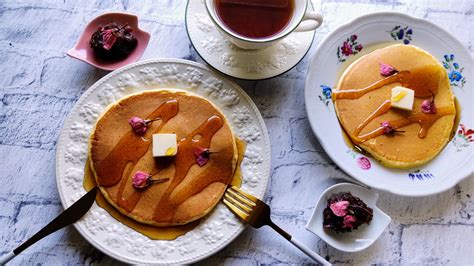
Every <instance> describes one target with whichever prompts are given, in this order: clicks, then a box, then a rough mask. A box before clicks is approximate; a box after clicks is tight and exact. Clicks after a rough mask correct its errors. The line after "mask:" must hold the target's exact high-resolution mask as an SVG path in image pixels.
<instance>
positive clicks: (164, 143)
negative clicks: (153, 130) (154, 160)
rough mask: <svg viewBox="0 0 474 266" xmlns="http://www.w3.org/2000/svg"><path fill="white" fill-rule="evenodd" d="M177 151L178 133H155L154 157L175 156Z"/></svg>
mask: <svg viewBox="0 0 474 266" xmlns="http://www.w3.org/2000/svg"><path fill="white" fill-rule="evenodd" d="M177 152H178V144H177V141H176V134H161V133H160V134H153V157H164V156H175V155H176V153H177Z"/></svg>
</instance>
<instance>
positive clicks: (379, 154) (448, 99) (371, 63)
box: [334, 44, 455, 168]
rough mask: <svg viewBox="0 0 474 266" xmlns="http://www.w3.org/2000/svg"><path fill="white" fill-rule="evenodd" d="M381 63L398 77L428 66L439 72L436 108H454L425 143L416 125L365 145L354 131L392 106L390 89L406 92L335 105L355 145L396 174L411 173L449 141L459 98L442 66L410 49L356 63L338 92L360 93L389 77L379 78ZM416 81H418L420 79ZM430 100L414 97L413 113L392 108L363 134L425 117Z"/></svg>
mask: <svg viewBox="0 0 474 266" xmlns="http://www.w3.org/2000/svg"><path fill="white" fill-rule="evenodd" d="M380 63H385V64H389V65H392V66H393V67H395V69H397V70H398V71H403V70H408V71H410V70H414V69H420V68H423V67H426V66H429V67H431V68H434V69H435V70H436V69H437V70H438V75H439V77H437V78H439V81H438V90H437V92H436V93H435V104H436V107H437V108H438V109H439V108H441V107H446V108H448V107H449V108H452V109H453V110H454V111H453V112H454V114H450V115H445V116H442V117H440V118H439V119H438V120H436V122H434V124H433V125H432V126H431V127H430V128H429V130H428V133H427V135H426V137H424V138H420V137H419V136H418V133H419V131H420V124H418V123H412V124H409V125H406V126H403V127H401V128H398V129H397V130H401V131H405V132H403V133H396V134H394V135H393V136H389V135H380V136H377V137H374V138H371V139H369V140H366V141H364V142H362V143H358V141H357V140H356V138H355V137H354V136H353V134H352V133H353V132H354V131H355V129H356V128H357V127H358V126H359V125H360V124H361V123H362V122H363V121H364V120H365V119H366V118H368V117H369V116H370V115H371V114H372V113H373V112H374V111H375V110H376V109H377V108H378V107H379V106H380V105H381V104H382V103H383V102H384V101H385V100H390V97H391V89H392V88H393V87H395V86H401V83H399V82H395V83H392V84H389V85H385V86H383V87H381V88H379V89H376V90H374V91H371V92H368V93H366V94H365V95H363V96H361V97H359V98H356V99H335V100H334V106H335V109H336V113H337V115H338V118H339V121H340V123H341V125H342V127H343V128H344V130H345V131H346V133H347V134H348V135H349V137H350V138H351V140H352V141H353V142H354V143H356V144H357V145H358V146H360V147H361V148H362V149H364V150H365V151H367V152H369V153H370V154H371V155H372V156H373V157H374V158H376V159H377V160H379V161H380V162H381V163H382V164H383V165H385V166H388V167H394V168H411V167H416V166H419V165H421V164H424V163H426V162H428V161H430V160H431V159H433V158H434V157H435V156H436V155H437V154H438V153H439V152H440V151H441V150H442V149H443V147H444V146H445V145H446V143H447V142H448V141H449V139H450V134H451V130H452V128H453V124H454V119H455V105H454V104H455V103H454V95H453V93H452V91H451V87H450V83H449V79H448V77H447V75H446V72H445V71H444V68H443V66H442V65H441V64H440V63H439V62H438V61H437V60H436V58H434V57H433V56H432V55H430V54H429V53H428V52H426V51H424V50H422V49H420V48H417V47H415V46H411V45H399V44H397V45H391V46H387V47H385V48H382V49H378V50H375V51H373V52H371V53H370V54H367V55H365V56H362V57H361V58H359V59H358V60H356V61H355V62H354V63H352V64H351V65H350V66H349V67H348V68H347V69H346V71H345V72H344V73H343V75H342V77H341V78H340V80H339V82H338V85H337V89H336V90H335V92H337V91H343V90H350V89H361V88H364V87H366V86H369V85H371V84H373V83H374V82H377V81H379V80H381V79H383V78H384V77H382V76H381V75H380V73H379V68H380ZM415 78H416V77H415ZM426 99H430V97H425V98H421V97H420V98H418V97H415V101H414V104H413V110H412V111H403V110H400V109H396V108H391V109H390V111H388V113H385V114H383V115H381V116H379V117H376V118H375V119H373V120H372V121H371V122H370V123H369V124H368V125H367V126H366V127H365V128H364V129H363V130H362V132H361V134H365V133H368V132H372V131H373V130H376V129H377V128H380V123H381V122H383V121H395V120H398V119H403V118H407V117H409V116H412V115H415V114H419V113H421V109H420V105H421V103H422V102H423V100H426Z"/></svg>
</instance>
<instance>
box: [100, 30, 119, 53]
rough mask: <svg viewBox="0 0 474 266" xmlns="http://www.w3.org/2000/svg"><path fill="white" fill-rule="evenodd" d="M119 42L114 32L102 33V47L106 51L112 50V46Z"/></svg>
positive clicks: (106, 31)
mask: <svg viewBox="0 0 474 266" xmlns="http://www.w3.org/2000/svg"><path fill="white" fill-rule="evenodd" d="M116 41H117V37H115V35H114V33H113V30H111V29H108V30H104V31H103V32H102V45H103V47H104V49H105V50H110V49H112V46H113V45H114V43H115V42H116Z"/></svg>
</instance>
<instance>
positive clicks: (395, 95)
mask: <svg viewBox="0 0 474 266" xmlns="http://www.w3.org/2000/svg"><path fill="white" fill-rule="evenodd" d="M414 100H415V91H414V90H411V89H409V88H405V87H402V86H397V87H394V88H392V97H391V99H390V101H391V104H392V107H395V108H399V109H403V110H408V111H411V110H412V109H413V101H414Z"/></svg>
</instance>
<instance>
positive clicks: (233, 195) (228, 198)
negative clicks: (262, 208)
mask: <svg viewBox="0 0 474 266" xmlns="http://www.w3.org/2000/svg"><path fill="white" fill-rule="evenodd" d="M223 201H224V204H225V205H227V207H229V208H230V209H231V210H232V211H233V212H234V213H235V214H237V215H238V216H239V217H240V218H241V219H243V220H245V221H247V220H248V218H249V216H250V214H251V213H252V211H253V209H254V207H255V206H256V205H257V202H258V201H259V199H257V198H256V197H254V196H252V195H250V194H248V193H246V192H244V191H243V190H241V189H240V188H238V187H235V186H230V187H229V188H228V189H227V190H226V192H225V195H224V199H223Z"/></svg>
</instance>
